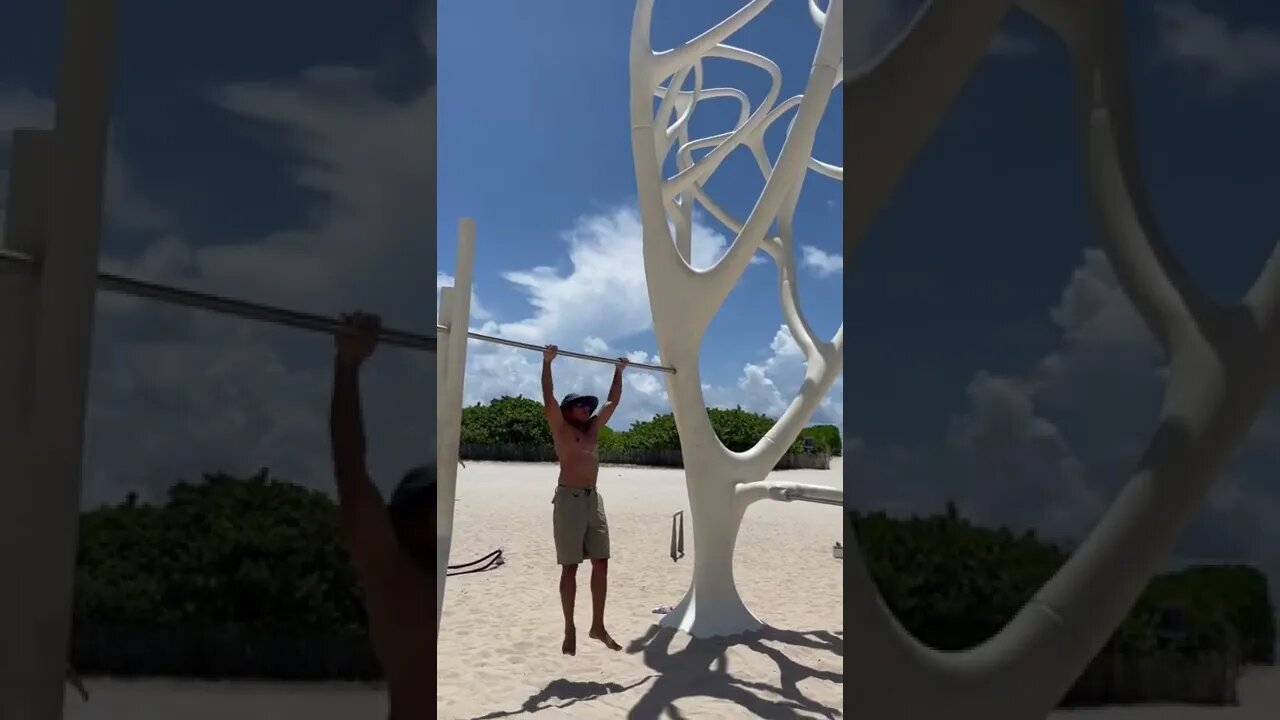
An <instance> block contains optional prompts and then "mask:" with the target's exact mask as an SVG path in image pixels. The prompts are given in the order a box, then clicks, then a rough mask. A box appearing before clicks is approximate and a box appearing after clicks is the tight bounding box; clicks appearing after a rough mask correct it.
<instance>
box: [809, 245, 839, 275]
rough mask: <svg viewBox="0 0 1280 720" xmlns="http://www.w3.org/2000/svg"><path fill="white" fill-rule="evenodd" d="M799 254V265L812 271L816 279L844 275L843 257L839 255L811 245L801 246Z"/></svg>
mask: <svg viewBox="0 0 1280 720" xmlns="http://www.w3.org/2000/svg"><path fill="white" fill-rule="evenodd" d="M800 253H801V254H800V264H801V265H802V266H804V267H807V268H809V269H811V270H813V271H814V272H815V273H816V274H817V275H818V277H830V276H832V275H842V274H844V256H843V255H841V254H840V253H829V252H827V251H826V250H823V249H821V248H817V247H814V246H812V245H803V246H801V248H800Z"/></svg>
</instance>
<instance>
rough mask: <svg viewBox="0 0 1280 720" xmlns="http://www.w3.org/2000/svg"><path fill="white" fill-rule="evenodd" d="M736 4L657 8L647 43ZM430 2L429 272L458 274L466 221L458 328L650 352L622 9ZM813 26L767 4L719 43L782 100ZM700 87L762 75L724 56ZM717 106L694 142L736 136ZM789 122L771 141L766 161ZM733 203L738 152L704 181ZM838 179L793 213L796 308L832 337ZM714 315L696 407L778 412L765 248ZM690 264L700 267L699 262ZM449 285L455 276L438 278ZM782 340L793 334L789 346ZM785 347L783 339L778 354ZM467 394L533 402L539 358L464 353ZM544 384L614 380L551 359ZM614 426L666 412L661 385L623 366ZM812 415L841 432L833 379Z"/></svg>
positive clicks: (820, 181) (808, 189)
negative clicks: (434, 86)
mask: <svg viewBox="0 0 1280 720" xmlns="http://www.w3.org/2000/svg"><path fill="white" fill-rule="evenodd" d="M740 4H741V3H738V2H736V0H729V1H724V0H717V1H716V2H699V3H675V2H659V3H657V8H656V11H655V14H654V17H655V22H654V39H653V42H654V45H655V46H658V47H671V46H674V45H677V44H680V43H682V42H684V41H685V40H687V39H689V38H691V37H693V36H695V35H697V34H698V33H700V32H702V31H703V30H705V29H706V28H708V27H710V26H712V25H714V24H715V23H716V22H718V21H719V20H721V19H723V18H724V17H726V16H728V15H729V14H730V13H732V12H733V11H734V10H736V9H737V8H738V7H739V6H740ZM500 7H501V8H502V10H501V11H500V12H501V13H502V15H503V18H504V19H503V22H501V23H494V22H492V17H493V14H494V13H495V8H494V6H492V5H486V4H481V3H447V4H442V5H441V8H440V14H439V21H438V22H439V32H440V35H439V36H440V66H439V83H440V86H439V92H440V114H439V123H440V137H441V144H440V149H439V165H438V179H439V192H438V198H439V215H438V228H439V237H440V247H439V254H438V257H439V269H440V271H441V272H442V273H445V274H447V275H448V274H451V273H452V268H453V267H454V264H455V263H454V254H455V244H454V243H455V238H456V232H457V231H456V227H457V222H458V219H459V218H461V217H464V216H469V217H473V218H475V220H476V223H477V227H478V242H477V261H476V269H475V297H476V300H477V302H478V304H479V307H480V311H479V312H475V313H473V321H472V327H473V328H475V329H481V330H488V331H490V332H494V333H497V334H500V335H505V336H510V337H516V338H518V339H521V340H526V341H530V342H537V343H539V344H541V343H552V342H554V343H556V344H559V345H560V346H562V347H565V348H568V349H581V348H591V351H592V352H595V353H597V354H604V355H608V356H610V357H613V356H617V355H622V354H624V353H625V354H630V353H636V352H643V353H646V354H650V355H651V354H653V353H655V352H656V345H655V342H654V339H653V335H652V331H651V325H650V322H651V319H650V317H649V308H648V300H647V297H648V296H647V293H646V290H645V286H644V282H643V268H642V266H641V265H640V261H639V248H640V245H639V242H640V241H639V235H638V231H639V226H638V224H637V222H636V219H635V216H634V208H635V200H636V188H635V179H634V171H633V164H632V158H631V150H630V140H629V132H630V130H629V128H630V120H629V114H628V113H629V109H628V92H629V71H628V64H627V54H628V43H629V34H630V27H631V20H632V10H633V8H632V6H631V4H629V3H577V2H545V3H537V4H526V3H502V4H501V5H500ZM817 38H818V28H817V27H816V26H815V25H814V24H813V23H812V21H811V20H810V18H809V16H808V12H807V10H806V9H805V8H803V7H795V6H793V5H792V4H790V3H777V4H775V5H774V6H772V7H770V8H769V9H767V10H766V11H765V12H764V14H763V15H762V16H761V17H760V18H758V19H757V20H755V21H754V22H752V23H750V24H749V25H748V26H747V27H746V28H744V29H743V30H742V31H740V32H739V33H738V34H736V35H735V36H734V37H732V38H731V39H730V42H731V43H732V44H736V45H738V46H741V47H745V48H747V49H750V50H753V51H755V52H758V53H760V54H763V55H765V56H767V57H769V58H771V59H773V60H774V61H775V62H777V63H778V64H779V65H780V66H781V68H782V72H783V88H782V97H783V98H785V97H788V96H790V95H795V94H799V93H800V92H802V91H803V87H804V83H805V81H806V80H807V78H808V71H809V67H810V65H811V63H812V61H813V53H814V50H815V48H816V43H817ZM706 85H707V86H729V87H737V88H740V89H742V90H744V91H746V92H747V93H748V94H749V95H751V96H752V98H753V99H755V100H757V101H759V100H760V99H761V98H762V96H763V94H764V92H765V91H766V90H767V87H768V81H767V76H766V75H765V74H764V73H763V72H761V71H759V70H755V69H752V68H742V67H738V66H734V65H731V64H730V63H727V62H723V61H711V62H709V63H708V65H707V80H706ZM840 97H841V95H840V93H839V92H836V93H835V94H834V95H833V97H832V101H831V103H830V105H829V107H828V111H827V113H826V115H825V116H824V120H823V126H822V130H821V131H820V133H819V136H818V141H817V146H816V150H815V154H816V155H817V156H818V157H820V158H823V159H825V160H828V161H830V162H834V163H837V164H839V163H840V158H841V155H842V152H841V148H842V136H841V130H842V120H841V118H842V115H841V111H842V102H841V99H840ZM733 112H734V108H733V106H732V105H731V104H730V103H723V104H721V105H720V106H718V107H717V106H716V105H715V104H714V103H712V104H708V105H705V106H700V107H699V109H698V112H697V113H696V114H695V116H694V124H693V132H694V135H695V137H696V136H698V135H700V134H710V133H713V132H723V131H724V130H726V129H729V128H731V127H732V121H733V119H734V115H733ZM784 132H785V123H779V124H778V126H777V127H776V130H775V132H773V133H771V134H770V136H769V145H770V149H771V151H772V152H773V153H775V154H776V152H777V149H778V148H779V147H780V145H781V142H782V139H783V133H784ZM708 187H709V189H710V191H711V192H712V193H713V195H714V196H715V197H716V198H717V200H718V201H720V202H721V203H723V204H724V205H725V206H726V207H727V208H728V209H730V211H732V212H735V213H737V214H738V215H739V216H740V217H745V216H746V214H747V213H748V212H749V211H750V208H751V207H752V205H753V204H754V202H755V199H756V198H757V197H758V195H759V192H760V189H761V187H762V181H761V178H760V175H759V173H758V171H756V170H755V169H754V164H753V162H752V161H751V160H750V157H749V155H747V154H746V153H745V152H741V153H735V156H734V157H732V158H731V159H730V160H729V161H728V162H727V163H726V164H725V165H724V166H723V167H722V169H721V170H720V171H719V172H718V174H717V175H716V176H715V177H714V178H713V180H712V181H711V182H710V183H709V184H708ZM841 199H842V187H841V185H840V184H839V183H838V182H835V181H831V180H828V179H826V178H822V177H819V176H817V175H812V174H811V175H810V177H809V179H808V180H807V182H806V185H805V195H804V196H803V199H802V203H801V207H800V209H799V211H798V213H797V230H796V244H797V252H798V253H800V257H801V259H802V262H803V260H804V259H805V258H807V259H808V261H809V262H808V263H807V264H806V265H805V269H804V274H803V276H802V279H801V292H802V298H803V301H804V303H805V310H806V313H807V314H808V317H809V318H810V321H811V322H812V323H813V324H814V325H815V327H816V328H818V329H819V330H820V331H821V333H822V334H823V335H824V336H827V337H829V336H830V335H831V334H832V333H833V332H834V331H835V329H836V328H837V327H839V325H840V322H841V319H842V318H841V309H840V298H841V291H842V279H841V272H840V271H841V263H840V257H839V253H840V246H841V215H840V213H841ZM702 222H703V224H704V225H705V233H704V234H701V235H699V237H705V238H706V240H705V243H704V244H703V245H702V250H701V251H700V250H699V248H695V255H697V254H699V253H700V252H701V253H702V254H705V255H706V258H710V257H713V256H715V255H713V253H715V251H716V249H717V247H718V246H719V247H723V245H719V244H720V243H726V242H727V241H728V240H730V239H731V236H730V235H729V233H728V231H727V230H726V229H725V228H724V227H723V226H720V225H719V224H718V223H715V222H714V221H713V220H712V219H711V218H709V217H703V218H702ZM758 260H759V261H760V262H759V263H757V264H755V265H753V266H751V267H750V268H749V269H748V271H747V272H746V274H745V275H744V277H743V279H742V281H741V283H740V284H739V286H738V287H737V289H735V291H734V293H733V294H732V295H731V296H730V298H729V300H728V301H727V302H726V303H725V305H724V307H723V308H722V309H721V312H720V314H719V315H718V316H717V318H716V320H715V321H714V322H713V324H712V327H711V330H710V331H709V333H708V335H707V338H706V344H705V346H704V351H703V359H702V371H703V379H704V382H706V383H708V384H709V385H712V386H713V387H712V388H710V389H708V391H707V397H708V400H709V402H711V403H713V404H715V405H718V406H726V405H727V406H733V405H737V404H741V405H742V406H744V407H748V408H750V409H754V410H758V411H761V412H766V413H769V414H773V415H776V414H777V413H779V412H780V411H781V409H782V408H783V407H785V402H787V401H789V400H790V399H791V397H792V396H793V395H794V393H795V392H796V390H797V388H798V387H799V383H800V378H801V377H802V374H803V370H802V367H803V366H802V364H801V361H800V359H799V358H798V357H792V356H791V355H790V354H789V349H792V348H794V346H793V345H790V346H788V342H789V341H788V340H786V339H785V338H784V339H783V340H781V341H779V339H778V334H779V330H780V328H781V325H782V314H781V310H780V308H779V304H778V294H777V292H778V291H777V280H776V274H775V271H774V269H773V267H772V264H771V262H768V261H767V259H766V256H764V255H763V253H759V254H758ZM705 262H706V260H705V259H704V261H703V263H704V264H705ZM443 282H445V283H451V280H450V279H448V278H445V279H444V280H443ZM786 337H787V338H789V336H786ZM779 343H781V344H779ZM469 353H471V355H472V359H471V362H470V363H469V366H468V369H467V401H468V402H476V401H485V400H488V399H490V398H492V397H496V396H499V395H503V394H524V395H526V396H530V397H536V396H537V392H538V372H539V370H538V362H539V358H538V357H537V356H536V355H535V354H532V353H527V352H521V351H511V350H505V349H495V348H492V347H489V346H482V345H480V344H478V343H472V344H471V346H470V348H469ZM557 370H558V375H557V391H558V392H561V393H563V392H566V391H570V390H577V391H583V390H589V391H594V392H598V393H603V392H604V391H605V390H606V389H607V384H608V376H609V373H610V370H609V368H608V367H606V366H602V365H601V366H597V365H594V364H590V363H585V362H582V361H573V360H566V361H563V362H562V363H561V364H559V365H557ZM634 379H635V382H633V383H630V384H629V385H628V386H627V391H626V394H625V396H624V398H625V399H624V402H623V403H622V405H621V407H620V409H619V412H618V415H616V416H615V419H614V421H613V422H612V424H613V425H614V426H615V427H618V428H625V427H627V426H628V425H629V424H630V422H632V421H633V420H636V419H643V418H647V417H650V416H652V415H653V414H655V413H658V412H666V411H668V409H669V408H668V405H667V403H666V399H665V395H664V391H663V388H662V386H661V384H660V383H659V382H657V378H654V377H647V376H644V375H641V374H640V373H639V372H637V373H636V375H635V377H634ZM815 421H821V422H836V423H840V422H842V412H841V409H840V392H839V387H838V386H837V388H836V389H835V390H834V391H833V393H832V395H831V397H830V398H829V399H828V402H827V403H826V404H825V405H824V406H823V407H822V408H821V409H820V410H819V411H818V413H817V414H816V416H815Z"/></svg>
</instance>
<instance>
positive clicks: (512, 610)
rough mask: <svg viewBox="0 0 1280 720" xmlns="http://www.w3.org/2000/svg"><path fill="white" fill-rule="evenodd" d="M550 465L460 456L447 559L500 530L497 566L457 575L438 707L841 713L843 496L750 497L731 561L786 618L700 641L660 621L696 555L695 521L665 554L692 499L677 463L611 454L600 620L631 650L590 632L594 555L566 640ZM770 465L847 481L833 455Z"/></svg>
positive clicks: (453, 714) (750, 597) (748, 592)
mask: <svg viewBox="0 0 1280 720" xmlns="http://www.w3.org/2000/svg"><path fill="white" fill-rule="evenodd" d="M555 472H556V470H555V467H554V466H552V465H537V464H508V463H468V464H467V467H466V468H465V469H461V470H460V474H459V480H458V503H457V506H456V507H457V509H456V515H455V527H454V545H453V551H452V559H451V562H452V563H455V564H456V563H459V562H465V561H467V560H471V559H474V558H478V557H480V556H482V555H484V554H485V553H487V552H489V551H490V550H492V549H494V548H496V547H498V546H501V547H503V548H504V550H505V553H504V554H505V556H506V558H507V563H506V565H504V566H503V567H502V568H501V569H498V570H496V571H493V572H487V573H479V574H475V575H464V576H460V577H454V578H450V580H449V584H448V586H447V593H446V597H445V606H444V607H445V609H444V617H443V620H442V623H441V631H440V643H439V650H438V653H437V657H438V660H439V670H438V672H437V679H438V682H439V700H438V702H437V710H438V713H439V717H441V718H455V719H458V720H461V719H463V718H467V719H470V718H501V717H513V716H520V715H523V714H526V713H534V712H537V716H538V717H575V718H611V719H616V718H622V717H627V716H628V714H629V713H632V712H634V715H633V716H634V717H661V716H666V715H669V716H671V717H695V718H708V719H710V718H744V717H753V716H755V717H776V716H778V713H779V710H780V707H779V706H781V707H784V708H788V709H789V712H788V710H781V712H782V713H783V714H784V716H786V717H799V718H808V717H838V716H840V715H842V714H843V698H842V694H843V685H842V675H843V668H844V664H843V657H842V655H843V645H844V639H843V627H842V625H841V604H840V603H841V593H842V585H841V570H842V566H841V562H842V561H840V560H836V559H834V558H833V557H832V554H831V547H832V545H833V544H834V543H835V542H836V541H838V540H841V536H842V533H843V530H842V525H841V519H840V510H839V508H836V507H831V506H824V505H814V504H810V503H776V502H767V501H766V502H761V503H757V504H756V505H755V506H753V507H752V508H751V510H750V511H748V514H747V517H746V520H745V523H744V526H743V529H742V533H741V535H740V536H739V539H738V550H737V556H736V563H735V571H736V573H737V575H738V585H739V587H740V588H741V591H742V595H743V597H744V598H745V600H746V602H747V606H748V607H750V608H751V609H752V610H753V611H754V612H755V613H756V614H757V616H758V617H760V618H761V619H762V620H764V621H765V622H766V623H768V624H769V625H770V626H772V627H773V628H777V629H776V630H769V631H767V632H766V633H765V634H764V635H763V637H762V638H760V639H759V640H757V641H754V642H752V643H750V644H742V643H726V642H694V643H690V641H689V639H688V637H687V636H684V635H673V634H672V633H669V632H666V631H661V632H659V631H657V630H656V628H655V622H656V621H657V620H658V618H659V616H658V615H656V614H654V613H653V612H652V610H653V609H654V608H655V607H657V606H660V605H667V604H675V603H676V602H678V601H679V600H680V598H681V596H682V595H683V593H684V591H685V589H686V588H687V587H688V585H689V579H690V576H691V574H692V571H693V552H694V547H693V533H692V529H691V526H690V522H691V519H690V518H687V517H686V526H685V543H686V546H685V550H686V553H687V556H686V557H685V558H684V559H682V560H680V561H679V562H678V563H675V562H672V560H671V557H670V527H671V515H672V513H674V512H676V511H677V510H685V511H686V512H687V511H688V499H687V496H686V492H685V484H684V474H683V472H681V471H677V470H659V469H652V468H637V467H606V468H603V469H602V470H601V475H600V492H601V497H602V498H603V500H604V503H605V508H606V511H607V512H608V514H609V528H610V533H611V536H612V545H613V547H612V552H613V560H612V561H611V566H610V577H609V600H608V609H607V612H606V620H607V622H608V626H609V629H610V632H611V633H612V634H613V636H614V638H615V639H617V641H618V642H619V643H621V644H622V645H623V650H622V651H620V652H614V651H610V650H608V649H606V648H605V647H603V646H602V645H600V644H598V643H596V642H595V641H592V640H589V639H588V638H587V637H586V629H587V627H588V626H589V624H590V604H589V603H590V595H589V592H588V588H587V585H588V582H587V581H588V577H589V570H588V569H587V568H585V567H584V568H583V569H582V572H581V577H580V579H579V602H578V612H577V623H578V628H579V638H578V645H579V649H578V654H577V655H576V656H574V657H566V656H564V655H562V654H561V653H560V643H561V640H562V638H563V627H564V623H563V620H562V618H561V611H560V603H559V594H558V589H557V582H558V569H557V567H556V565H555V554H554V551H553V546H552V538H551V494H552V491H553V489H554V486H555V477H556V476H555ZM774 477H775V478H780V479H785V480H787V481H792V482H805V483H814V484H823V485H831V486H838V485H839V484H840V483H841V477H842V473H841V470H840V466H839V464H836V465H835V466H833V468H832V469H831V470H828V471H803V470H797V471H788V472H785V473H778V474H776V475H775V476H774Z"/></svg>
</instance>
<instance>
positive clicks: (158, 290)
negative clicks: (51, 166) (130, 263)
mask: <svg viewBox="0 0 1280 720" xmlns="http://www.w3.org/2000/svg"><path fill="white" fill-rule="evenodd" d="M35 265H36V263H35V260H34V259H33V258H31V256H29V255H24V254H22V253H16V252H13V251H11V250H3V249H0V268H6V269H11V270H16V271H20V272H28V273H34V272H35V270H36V267H35ZM98 289H99V290H101V291H103V292H110V293H116V294H118V295H128V296H131V297H136V298H142V299H144V300H156V301H159V302H162V303H166V304H169V305H178V306H182V307H187V308H193V309H196V310H204V311H207V312H212V313H218V314H220V315H230V316H233V317H238V318H243V319H245V320H254V321H257V322H265V323H271V324H274V325H286V326H288V327H293V328H298V329H299V330H311V331H312V332H320V333H328V334H332V333H335V332H337V331H338V330H339V329H340V327H341V325H340V324H339V322H338V320H337V319H336V318H331V317H326V316H324V315H315V314H312V313H304V312H298V311H296V310H285V309H283V308H277V307H272V306H270V305H261V304H258V303H252V302H247V301H244V300H235V299H232V298H228V297H222V296H220V295H212V294H209V293H202V292H196V291H194V290H183V289H181V288H175V287H169V286H167V285H159V284H156V283H150V282H146V281H143V280H137V279H134V278H130V277H125V276H123V275H115V274H112V273H106V272H99V273H98ZM378 339H379V340H380V341H381V342H384V343H386V344H387V345H395V346H397V347H402V348H409V349H411V350H425V351H427V352H432V353H433V352H435V351H436V339H435V337H433V336H429V335H421V334H418V333H412V332H407V331H404V330H391V329H388V328H383V329H382V332H381V333H379V335H378Z"/></svg>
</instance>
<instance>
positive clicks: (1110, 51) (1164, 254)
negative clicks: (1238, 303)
mask: <svg viewBox="0 0 1280 720" xmlns="http://www.w3.org/2000/svg"><path fill="white" fill-rule="evenodd" d="M1098 10H1099V11H1095V12H1094V13H1091V14H1090V17H1089V19H1090V20H1091V21H1092V22H1091V23H1090V25H1091V27H1090V28H1089V29H1090V30H1091V31H1092V32H1090V33H1089V37H1090V38H1091V39H1092V40H1093V41H1092V42H1090V43H1089V44H1088V45H1087V46H1078V47H1077V50H1076V53H1075V57H1076V62H1077V79H1076V102H1077V107H1078V112H1079V114H1080V124H1081V126H1082V131H1083V135H1084V142H1085V146H1086V148H1087V167H1088V169H1089V189H1090V198H1091V199H1092V202H1093V206H1094V210H1095V213H1096V214H1097V216H1098V225H1099V228H1100V230H1101V233H1102V240H1103V243H1102V246H1103V250H1104V251H1105V252H1106V254H1107V258H1108V259H1109V260H1110V261H1111V266H1112V268H1113V269H1114V270H1115V272H1116V277H1117V279H1118V280H1119V281H1120V284H1121V286H1122V287H1123V289H1124V290H1125V293H1126V294H1127V295H1128V297H1129V300H1130V301H1131V302H1132V303H1133V304H1134V307H1135V308H1137V310H1138V312H1139V313H1140V314H1141V315H1142V316H1143V319H1144V320H1146V323H1147V326H1148V327H1150V328H1151V330H1152V331H1153V332H1154V333H1155V335H1156V338H1157V339H1158V340H1159V341H1160V343H1161V344H1162V345H1163V346H1164V348H1165V350H1166V351H1169V350H1171V349H1172V346H1173V343H1174V337H1175V335H1176V334H1179V333H1202V334H1203V331H1204V330H1206V329H1207V328H1204V327H1199V326H1201V325H1202V324H1204V323H1208V322H1210V320H1209V314H1210V312H1211V311H1212V310H1213V308H1212V306H1211V303H1210V302H1209V301H1208V299H1207V298H1206V297H1205V296H1204V295H1203V294H1201V293H1200V292H1199V291H1198V290H1197V289H1196V287H1195V284H1194V283H1193V282H1192V280H1191V279H1190V277H1189V276H1188V275H1187V273H1186V271H1185V270H1184V269H1183V268H1182V266H1181V264H1180V263H1179V262H1178V260H1177V259H1176V258H1175V257H1174V255H1173V253H1172V252H1170V250H1169V249H1168V247H1167V246H1166V245H1165V244H1164V243H1163V242H1162V241H1161V239H1160V237H1159V233H1158V229H1157V227H1156V222H1155V219H1154V217H1153V216H1152V214H1151V212H1150V211H1149V209H1148V206H1147V203H1146V199H1145V198H1144V197H1143V196H1142V180H1141V171H1140V167H1141V166H1140V163H1139V159H1138V149H1137V143H1136V139H1135V136H1134V128H1133V119H1132V110H1131V107H1130V99H1129V96H1130V91H1129V82H1128V68H1127V62H1126V59H1125V48H1124V38H1123V35H1122V34H1121V33H1122V28H1123V27H1124V23H1123V14H1122V13H1123V8H1122V7H1121V6H1119V5H1115V6H1113V7H1108V8H1099V9H1098Z"/></svg>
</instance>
